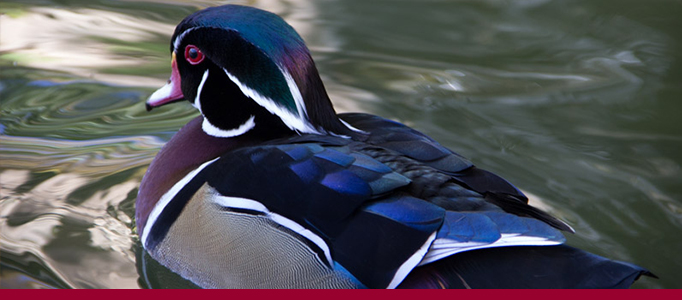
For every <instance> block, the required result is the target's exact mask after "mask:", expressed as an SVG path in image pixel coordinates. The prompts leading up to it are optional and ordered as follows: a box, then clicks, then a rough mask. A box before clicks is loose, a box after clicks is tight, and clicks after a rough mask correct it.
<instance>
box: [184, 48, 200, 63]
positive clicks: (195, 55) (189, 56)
mask: <svg viewBox="0 0 682 300" xmlns="http://www.w3.org/2000/svg"><path fill="white" fill-rule="evenodd" d="M185 59H186V60H187V61H188V62H189V63H190V64H193V65H196V64H199V63H200V62H202V61H203V60H204V53H202V52H201V50H199V47H197V46H194V45H187V47H185Z"/></svg>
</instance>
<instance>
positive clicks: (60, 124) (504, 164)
mask: <svg viewBox="0 0 682 300" xmlns="http://www.w3.org/2000/svg"><path fill="white" fill-rule="evenodd" d="M595 2H598V3H595ZM220 3H223V2H219V1H216V2H212V1H201V2H193V3H191V4H190V3H188V2H184V1H177V2H173V1H148V2H139V1H138V2H132V1H83V0H80V1H68V0H64V1H47V0H46V1H26V0H22V1H5V0H2V1H0V12H1V13H3V15H2V16H0V122H1V123H0V186H1V189H0V250H1V252H0V287H3V288H30V287H35V288H43V287H74V288H136V287H139V286H145V284H143V283H141V282H142V281H141V280H140V275H139V274H138V271H137V269H136V254H135V253H136V252H135V251H137V247H138V246H137V237H136V236H135V228H134V220H133V215H134V201H135V197H136V193H137V186H138V184H139V182H140V180H141V178H142V176H143V174H144V172H145V170H146V168H147V166H148V164H149V163H150V161H151V160H152V158H153V157H154V155H155V154H156V152H157V151H158V150H159V148H160V147H161V146H162V145H163V144H164V143H165V141H167V140H168V139H169V138H170V137H171V136H172V134H173V133H174V132H175V131H176V130H177V129H179V128H180V127H181V126H182V125H183V124H185V123H186V122H187V121H188V120H190V119H191V118H192V117H194V116H195V115H196V112H195V111H194V110H193V109H191V108H190V106H189V105H188V104H176V105H170V106H167V107H164V108H162V109H159V110H155V111H154V112H152V113H147V112H145V111H144V104H143V102H144V100H145V98H146V97H147V96H148V95H149V94H150V93H151V92H152V91H153V90H154V89H155V88H157V87H159V86H161V85H162V84H163V83H164V81H165V80H166V79H167V78H168V76H169V71H170V67H169V59H170V58H169V54H168V40H169V38H170V34H171V33H172V31H173V28H174V26H175V24H177V23H178V22H179V21H180V20H181V19H182V18H183V17H184V16H186V15H187V14H189V13H191V12H193V11H195V10H197V9H198V8H201V7H206V6H210V5H216V4H220ZM237 3H241V4H249V5H253V6H257V7H260V8H264V9H267V10H270V11H273V12H275V13H278V14H280V15H281V16H283V17H284V18H285V19H286V20H287V21H289V22H290V23H291V24H292V25H293V26H294V27H295V28H296V29H297V30H298V31H299V32H300V33H301V35H302V36H303V37H304V39H305V40H306V41H307V42H308V45H309V46H310V48H311V49H312V52H313V57H314V58H315V59H316V62H317V65H318V67H319V69H320V73H321V74H323V75H322V76H323V80H324V81H325V84H326V86H327V87H328V90H329V92H330V95H331V97H332V99H333V101H334V102H335V105H336V107H337V109H338V110H340V111H365V112H370V113H374V114H379V115H382V116H384V117H388V118H393V119H396V120H399V121H402V122H405V123H407V124H409V125H411V126H414V127H416V128H417V129H419V130H422V131H424V132H426V133H427V134H429V135H431V136H432V137H434V138H435V139H437V140H439V141H441V142H442V143H443V144H445V145H447V146H449V147H451V148H452V149H455V150H456V151H458V152H459V153H461V154H463V155H465V156H467V157H469V158H471V159H472V161H474V162H475V163H476V164H477V165H478V166H480V167H483V168H485V169H488V170H491V171H494V172H496V173H498V174H500V175H502V176H504V177H505V178H507V179H509V180H510V181H511V182H513V183H515V184H516V185H517V186H519V187H520V188H521V189H523V190H524V191H526V192H527V193H529V194H530V195H533V196H534V197H535V198H537V199H539V200H538V201H541V202H540V203H539V205H542V206H543V207H545V209H547V210H549V211H551V212H552V213H554V214H555V215H557V216H559V217H561V218H562V219H564V220H566V221H567V222H568V223H570V224H571V225H572V226H573V227H574V228H575V229H576V231H577V233H576V234H575V235H572V236H569V237H568V239H569V244H571V245H573V246H577V247H580V248H583V249H586V250H589V251H591V252H594V253H597V254H600V255H603V256H608V257H611V258H614V259H620V260H626V261H630V262H634V263H637V264H639V265H642V266H645V267H647V268H650V269H651V270H652V271H653V272H654V273H656V274H657V275H658V276H659V277H661V279H659V280H654V279H648V278H645V279H642V280H641V281H639V282H638V283H637V284H636V285H635V287H638V288H682V279H680V278H682V277H681V275H682V256H680V255H679V253H680V252H681V251H682V171H681V170H680V164H681V163H682V116H681V114H682V62H681V61H682V33H680V31H679V30H680V28H682V17H680V16H682V3H681V2H679V1H674V0H669V1H663V0H657V1H633V0H627V1H625V0H610V1H587V0H585V1H551V0H526V1H522V0H519V1H511V0H508V1H503V0H487V1H482V0H471V1H421V0H419V1H417V0H412V1H395V0H393V1H364V0H363V1H360V0H357V1H354V0H344V1H341V0H337V1H332V0H329V1H311V0H301V1H294V0H292V1H277V0H264V1H241V2H237Z"/></svg>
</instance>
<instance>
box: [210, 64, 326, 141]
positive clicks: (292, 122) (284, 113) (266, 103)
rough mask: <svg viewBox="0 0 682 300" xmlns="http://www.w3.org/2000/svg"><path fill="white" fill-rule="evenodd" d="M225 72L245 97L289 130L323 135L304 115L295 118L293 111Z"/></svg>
mask: <svg viewBox="0 0 682 300" xmlns="http://www.w3.org/2000/svg"><path fill="white" fill-rule="evenodd" d="M223 70H224V71H225V74H227V77H229V78H230V80H232V82H234V83H235V84H236V85H237V87H239V89H240V90H241V91H242V93H243V94H244V95H246V96H247V97H249V98H251V99H252V100H253V101H255V102H256V103H257V104H258V105H260V106H262V107H263V108H265V109H267V110H268V111H269V112H270V113H271V114H274V115H277V116H278V117H279V118H280V119H282V122H284V124H285V125H286V126H287V127H289V129H291V130H295V131H297V132H303V133H314V134H322V133H321V132H320V131H319V130H317V129H315V128H314V127H313V126H312V124H310V122H308V120H307V119H306V118H305V117H303V116H304V115H300V116H295V115H294V114H293V113H291V111H289V110H288V109H286V108H285V107H282V106H280V105H279V104H277V102H275V101H274V100H272V99H270V98H267V97H265V96H263V95H261V94H260V93H258V92H256V91H254V90H252V89H251V88H249V87H247V86H246V85H244V84H243V83H242V82H241V81H239V79H238V78H237V77H236V76H234V75H232V74H230V72H228V71H227V70H225V69H223ZM299 96H300V93H299ZM301 101H302V100H301ZM297 108H298V104H297ZM299 109H300V108H299Z"/></svg>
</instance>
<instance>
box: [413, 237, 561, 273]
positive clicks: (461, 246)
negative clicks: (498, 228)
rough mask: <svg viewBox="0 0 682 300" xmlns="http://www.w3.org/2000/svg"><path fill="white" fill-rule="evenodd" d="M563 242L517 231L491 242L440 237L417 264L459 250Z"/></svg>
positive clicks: (455, 252)
mask: <svg viewBox="0 0 682 300" xmlns="http://www.w3.org/2000/svg"><path fill="white" fill-rule="evenodd" d="M563 243H564V242H563V241H554V240H549V239H546V238H543V237H539V236H524V235H520V234H518V233H503V234H502V236H501V237H500V239H498V240H497V241H495V242H493V243H480V242H459V241H456V240H453V239H447V238H440V239H436V240H435V241H433V244H432V245H431V247H430V248H429V251H428V252H427V253H426V255H425V256H424V259H423V260H422V261H421V262H420V263H419V265H420V266H423V265H425V264H428V263H432V262H434V261H437V260H439V259H443V258H445V257H448V256H451V255H454V254H457V253H460V252H465V251H471V250H477V249H485V248H497V247H508V246H554V245H561V244H563Z"/></svg>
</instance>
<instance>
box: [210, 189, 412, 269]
mask: <svg viewBox="0 0 682 300" xmlns="http://www.w3.org/2000/svg"><path fill="white" fill-rule="evenodd" d="M211 199H212V200H213V202H214V203H216V204H218V205H220V206H223V207H228V208H230V207H231V208H241V209H248V210H255V211H258V212H261V213H264V214H265V215H266V216H267V217H268V218H270V220H272V221H274V222H275V223H277V224H279V225H282V226H284V227H286V228H289V229H290V230H292V231H294V232H296V233H298V234H300V235H301V236H303V237H304V238H306V239H307V240H309V241H311V242H313V243H314V244H315V245H317V246H318V247H320V249H322V251H323V252H324V256H325V258H326V259H327V261H328V262H329V265H330V266H333V265H334V261H333V260H332V256H331V252H330V250H329V246H328V245H327V243H325V242H324V240H323V239H322V238H321V237H319V236H318V235H317V234H315V233H313V232H312V231H310V230H308V229H306V228H305V227H303V226H301V225H300V224H298V223H296V222H295V221H293V220H291V219H289V218H287V217H284V216H282V215H280V214H277V213H273V212H271V211H270V210H268V209H267V207H265V205H263V204H262V203H260V202H258V201H255V200H251V199H247V198H239V197H228V196H221V195H217V194H216V195H215V197H212V198H211ZM420 259H421V258H420Z"/></svg>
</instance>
